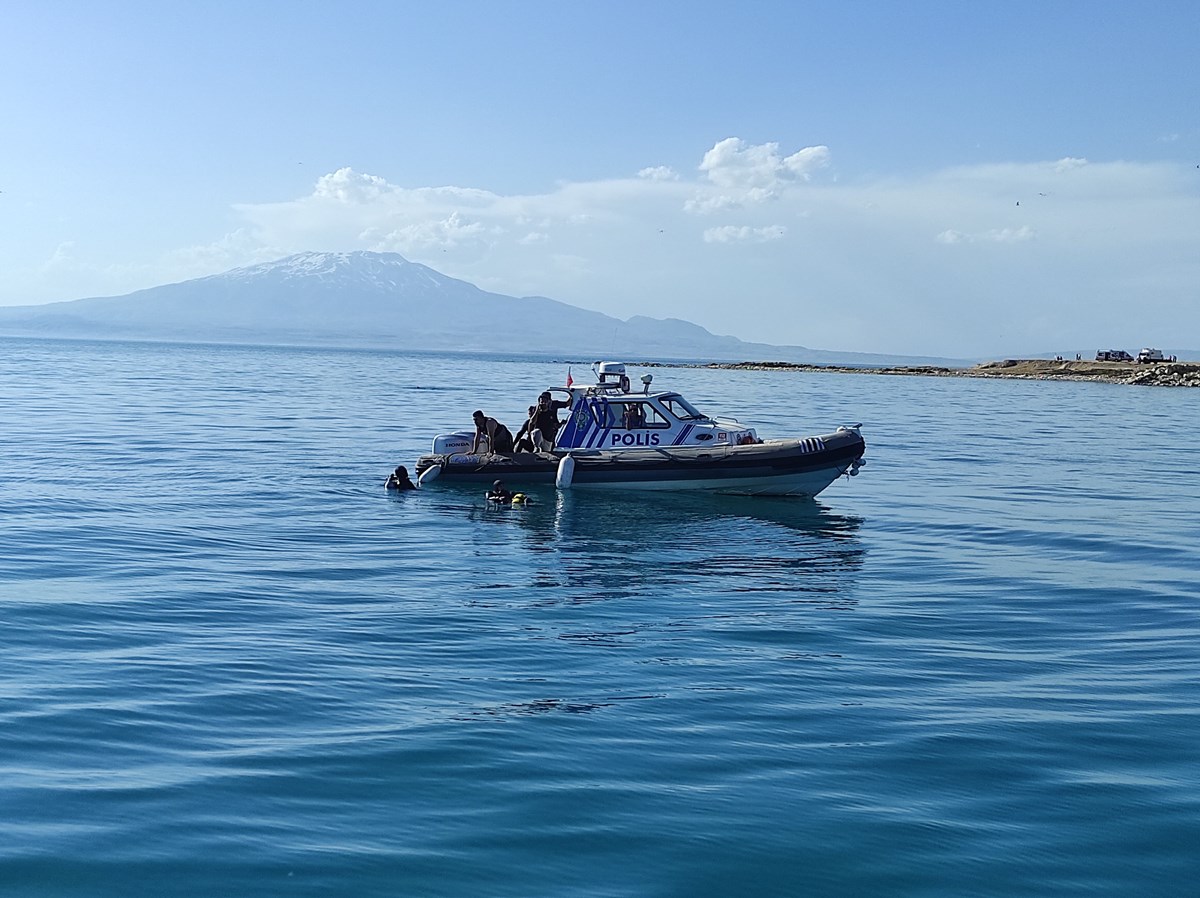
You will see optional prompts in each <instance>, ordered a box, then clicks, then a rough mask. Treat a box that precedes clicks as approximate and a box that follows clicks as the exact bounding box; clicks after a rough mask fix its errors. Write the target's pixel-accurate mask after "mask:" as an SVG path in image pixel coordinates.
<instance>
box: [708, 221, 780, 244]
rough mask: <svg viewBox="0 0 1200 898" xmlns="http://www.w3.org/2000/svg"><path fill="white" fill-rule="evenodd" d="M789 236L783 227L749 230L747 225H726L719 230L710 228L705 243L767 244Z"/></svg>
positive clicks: (771, 226) (772, 226) (769, 226)
mask: <svg viewBox="0 0 1200 898" xmlns="http://www.w3.org/2000/svg"><path fill="white" fill-rule="evenodd" d="M786 234H787V228H785V227H783V226H782V225H768V226H767V227H763V228H748V227H746V226H745V225H742V226H741V227H738V226H737V225H725V226H723V227H719V228H709V229H708V230H706V231H705V232H704V235H703V239H704V242H705V243H767V242H769V241H771V240H780V239H782V238H783V237H784V236H785V235H786Z"/></svg>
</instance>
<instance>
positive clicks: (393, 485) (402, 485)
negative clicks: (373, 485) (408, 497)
mask: <svg viewBox="0 0 1200 898" xmlns="http://www.w3.org/2000/svg"><path fill="white" fill-rule="evenodd" d="M386 487H387V489H389V490H415V489H416V488H417V485H416V484H415V483H413V482H412V481H411V480H409V479H408V468H406V467H404V465H400V466H399V467H397V468H396V470H394V471H392V473H391V474H390V475H388V479H387V484H386Z"/></svg>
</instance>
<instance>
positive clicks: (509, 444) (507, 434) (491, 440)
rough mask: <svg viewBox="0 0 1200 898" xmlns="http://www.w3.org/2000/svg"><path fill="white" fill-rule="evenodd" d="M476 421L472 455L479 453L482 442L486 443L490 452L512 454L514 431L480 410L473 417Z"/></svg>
mask: <svg viewBox="0 0 1200 898" xmlns="http://www.w3.org/2000/svg"><path fill="white" fill-rule="evenodd" d="M471 417H472V418H474V419H475V441H474V442H473V443H471V454H472V455H475V454H476V453H478V452H479V443H480V441H485V442H486V443H487V446H488V451H489V452H512V451H513V435H512V431H511V430H509V429H508V428H507V427H505V426H504V425H503V424H501V423H500V422H499V421H497V420H496V419H495V418H489V417H488V416H487V415H485V414H484V413H483V412H482V411H480V410H479V409H476V410H475V412H474V413H473V414H472V415H471Z"/></svg>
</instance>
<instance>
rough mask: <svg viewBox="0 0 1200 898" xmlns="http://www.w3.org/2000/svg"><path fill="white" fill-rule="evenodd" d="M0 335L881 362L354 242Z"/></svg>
mask: <svg viewBox="0 0 1200 898" xmlns="http://www.w3.org/2000/svg"><path fill="white" fill-rule="evenodd" d="M0 333H4V334H9V335H29V334H34V335H41V336H70V337H99V338H127V339H153V340H183V341H196V342H253V343H289V344H301V345H342V346H364V347H365V346H370V347H388V348H396V349H427V350H463V351H483V352H487V351H491V352H514V353H522V352H551V353H565V354H569V355H575V356H584V357H587V356H592V355H595V356H596V357H599V356H601V355H610V356H619V357H624V358H638V359H649V358H655V357H660V358H695V359H702V358H708V359H754V358H758V359H764V358H770V359H781V360H788V361H807V362H831V363H834V362H843V363H854V362H859V363H863V364H871V363H872V362H879V363H886V361H887V360H886V359H885V358H884V357H882V356H876V357H873V356H868V355H865V354H860V353H831V352H821V351H814V350H808V349H805V348H804V347H797V346H793V347H776V346H768V345H766V344H756V343H745V342H743V341H741V340H738V339H736V338H734V337H723V336H717V335H714V334H712V333H710V332H709V331H707V330H705V329H704V328H702V327H700V326H698V325H695V324H692V323H690V322H686V321H680V320H678V319H656V318H647V317H644V316H635V317H633V318H631V319H629V320H628V321H622V320H620V319H618V318H613V317H611V316H609V315H605V314H602V313H600V312H591V311H587V310H585V309H580V308H577V307H575V306H570V305H567V304H566V303H562V302H558V301H556V300H553V299H547V298H546V297H543V296H526V297H521V298H518V297H513V296H504V295H502V294H498V293H488V292H486V291H484V290H481V289H479V288H478V287H476V286H475V285H473V284H470V283H467V282H466V281H461V280H457V279H455V278H452V277H447V276H446V275H444V274H441V273H440V272H437V271H435V270H433V269H432V268H429V267H428V266H426V265H421V264H419V263H416V262H410V261H409V260H407V259H405V258H404V257H403V256H400V255H398V254H396V253H371V252H361V251H360V252H348V253H318V252H307V253H299V254H297V255H294V256H288V257H287V258H285V259H279V260H277V261H274V262H267V263H263V264H261V265H251V266H247V267H245V268H235V269H232V270H231V271H227V272H224V273H223V274H217V275H211V276H209V277H202V278H196V279H194V280H190V281H184V282H182V283H178V284H167V285H165V286H161V287H152V288H150V289H148V290H139V291H137V292H136V293H130V294H128V295H126V296H117V297H100V298H93V299H79V300H74V301H71V302H60V303H51V304H48V305H43V306H16V307H9V308H0Z"/></svg>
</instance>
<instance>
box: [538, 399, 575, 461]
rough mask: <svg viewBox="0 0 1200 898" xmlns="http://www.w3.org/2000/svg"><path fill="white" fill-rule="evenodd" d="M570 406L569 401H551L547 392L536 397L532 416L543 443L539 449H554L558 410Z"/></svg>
mask: <svg viewBox="0 0 1200 898" xmlns="http://www.w3.org/2000/svg"><path fill="white" fill-rule="evenodd" d="M570 406H571V403H570V401H569V400H563V401H559V400H556V399H552V398H551V396H550V392H549V391H548V390H547V391H544V392H543V393H542V394H541V395H540V396H538V404H537V411H536V412H535V413H534V414H535V416H536V420H537V429H538V430H539V431H541V436H542V440H544V441H545V442H544V444H543V445H542V446H541V447H540V448H543V449H546V450H550V449H553V448H554V441H555V439H556V438H557V437H558V427H559V420H558V410H559V409H560V408H570ZM535 445H536V441H535Z"/></svg>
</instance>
